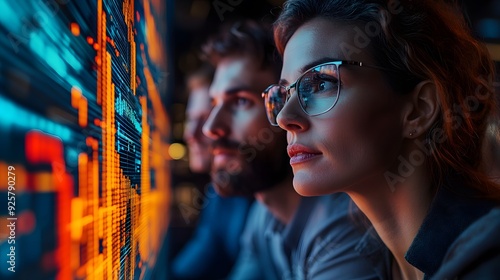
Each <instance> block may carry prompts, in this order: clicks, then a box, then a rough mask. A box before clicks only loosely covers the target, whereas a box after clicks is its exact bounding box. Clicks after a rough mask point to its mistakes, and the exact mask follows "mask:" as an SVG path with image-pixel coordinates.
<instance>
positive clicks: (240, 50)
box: [202, 20, 282, 75]
mask: <svg viewBox="0 0 500 280" xmlns="http://www.w3.org/2000/svg"><path fill="white" fill-rule="evenodd" d="M240 55H241V56H250V57H252V58H254V59H256V61H259V62H260V67H261V68H262V69H271V70H274V72H275V73H277V74H276V75H279V73H280V71H281V66H282V61H281V58H280V56H279V55H278V53H277V51H276V47H275V45H274V40H273V33H272V26H271V25H267V24H265V23H263V22H256V21H254V20H240V21H236V22H233V23H230V24H227V25H224V26H222V27H221V29H220V30H219V32H218V33H217V34H215V35H214V36H212V37H211V38H209V40H208V41H207V42H206V43H205V44H204V45H203V46H202V58H203V59H206V60H208V61H209V62H210V63H212V64H213V65H217V64H218V62H219V61H220V60H221V59H223V58H226V57H230V56H240Z"/></svg>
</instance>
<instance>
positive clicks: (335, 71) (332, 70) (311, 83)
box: [262, 60, 387, 126]
mask: <svg viewBox="0 0 500 280" xmlns="http://www.w3.org/2000/svg"><path fill="white" fill-rule="evenodd" d="M344 64H345V65H356V66H364V67H370V68H376V69H381V70H387V69H385V68H382V67H378V66H373V65H366V64H363V62H357V61H344V60H342V61H332V62H327V63H323V64H319V65H316V66H314V67H312V68H310V69H309V70H307V71H305V72H304V73H302V75H300V77H299V78H298V79H297V80H296V81H295V83H293V84H291V85H289V86H283V85H276V84H274V85H270V86H269V87H268V88H267V89H266V90H264V92H263V93H262V97H263V98H264V99H265V106H266V113H267V118H268V119H269V122H270V123H271V124H272V125H274V126H277V125H278V122H277V120H276V118H277V117H278V114H279V112H281V110H282V109H283V107H285V104H286V103H287V102H288V100H289V99H290V97H291V93H290V90H291V89H292V88H295V91H296V92H297V96H298V99H299V104H300V107H301V108H302V110H303V111H304V113H306V114H307V115H309V116H317V115H321V114H324V113H326V112H328V111H330V110H331V109H332V108H333V107H334V106H335V104H337V101H338V100H339V94H340V87H341V86H342V82H341V79H340V72H339V67H340V65H344Z"/></svg>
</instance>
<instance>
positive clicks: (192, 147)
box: [184, 82, 212, 173]
mask: <svg viewBox="0 0 500 280" xmlns="http://www.w3.org/2000/svg"><path fill="white" fill-rule="evenodd" d="M209 87H210V85H209V84H208V83H206V82H204V83H197V84H196V85H195V86H193V87H191V90H190V94H189V100H188V105H187V109H186V124H185V127H184V139H185V140H186V143H187V145H188V147H189V168H190V169H191V171H192V172H196V173H208V172H210V164H211V162H212V149H211V143H210V142H211V140H210V138H208V137H206V136H205V135H204V134H203V132H202V127H203V124H204V123H205V121H206V119H207V117H208V115H209V114H210V109H211V104H210V97H209V96H208V89H209Z"/></svg>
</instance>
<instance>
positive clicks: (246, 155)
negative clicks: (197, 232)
mask: <svg viewBox="0 0 500 280" xmlns="http://www.w3.org/2000/svg"><path fill="white" fill-rule="evenodd" d="M270 31H271V28H269V27H265V26H263V25H261V24H258V23H255V22H252V21H243V22H238V23H236V24H233V25H232V26H229V28H228V29H227V30H223V31H222V32H221V33H220V34H219V35H217V36H215V37H214V38H213V39H211V40H210V41H209V42H208V43H207V44H206V45H205V46H204V48H203V50H204V53H205V54H206V56H207V59H208V60H210V61H211V62H212V63H213V64H214V65H216V73H215V77H214V80H213V83H212V85H211V87H210V97H211V99H212V106H213V108H212V111H211V113H210V115H209V117H208V119H207V121H206V122H205V125H204V127H203V132H204V133H205V135H207V136H209V137H210V138H211V139H212V140H213V160H212V173H211V174H212V181H213V183H214V186H215V189H216V191H217V192H218V193H219V194H221V195H223V196H234V195H246V194H253V195H254V196H255V198H256V199H257V200H258V203H255V204H254V206H253V208H252V210H251V213H250V216H249V218H248V221H247V225H246V227H245V232H244V234H243V237H242V252H241V253H240V255H239V257H238V261H237V264H236V266H235V268H234V269H233V271H232V273H231V276H230V279H315V280H316V279H328V280H331V279H376V278H384V272H382V271H385V267H382V266H383V264H381V263H377V260H378V259H382V257H381V256H380V257H379V256H378V255H377V253H378V251H377V250H373V248H370V249H368V248H366V246H364V244H363V242H362V241H361V240H360V239H361V237H362V235H363V234H364V232H363V229H362V228H360V227H359V226H357V225H356V223H353V221H352V219H351V216H350V214H351V212H350V209H349V206H350V199H349V198H348V197H347V196H346V195H345V194H336V195H331V196H325V197H307V198H306V197H300V196H299V195H298V194H297V193H296V192H295V191H294V189H293V186H292V172H291V168H290V165H289V163H288V161H289V159H288V156H287V154H286V137H285V134H284V132H283V131H281V130H280V129H279V128H276V127H272V126H271V125H270V124H269V122H268V120H267V117H266V113H265V108H264V103H263V99H262V98H261V92H263V90H264V89H265V87H266V86H267V85H269V84H273V83H275V82H276V81H277V80H278V78H279V71H280V69H281V62H280V60H279V58H277V57H276V56H275V55H274V54H275V50H274V45H273V43H272V37H271V34H270ZM369 250H371V251H370V252H368V251H369Z"/></svg>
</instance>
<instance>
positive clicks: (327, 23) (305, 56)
mask: <svg viewBox="0 0 500 280" xmlns="http://www.w3.org/2000/svg"><path fill="white" fill-rule="evenodd" d="M360 32H362V28H360V27H359V26H357V25H350V24H346V23H340V22H335V21H331V20H328V19H324V18H315V19H312V20H310V21H308V22H306V23H304V24H303V25H302V26H301V27H299V28H298V29H297V31H296V32H295V33H294V34H293V35H292V37H291V38H290V40H289V41H288V43H287V45H286V47H285V52H284V55H283V59H284V61H283V71H282V75H281V78H282V79H286V80H288V81H289V82H290V80H289V79H293V78H296V77H297V76H298V75H300V74H301V73H302V72H303V71H304V70H306V69H307V68H308V66H314V65H310V64H311V62H314V61H322V62H324V60H325V59H327V58H331V59H332V60H355V61H362V62H364V63H367V64H369V63H370V64H373V59H372V58H371V55H370V52H369V48H368V46H369V44H370V42H369V41H366V42H365V41H362V39H367V40H370V38H369V37H368V36H366V37H365V36H364V35H366V34H359V33H360Z"/></svg>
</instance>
